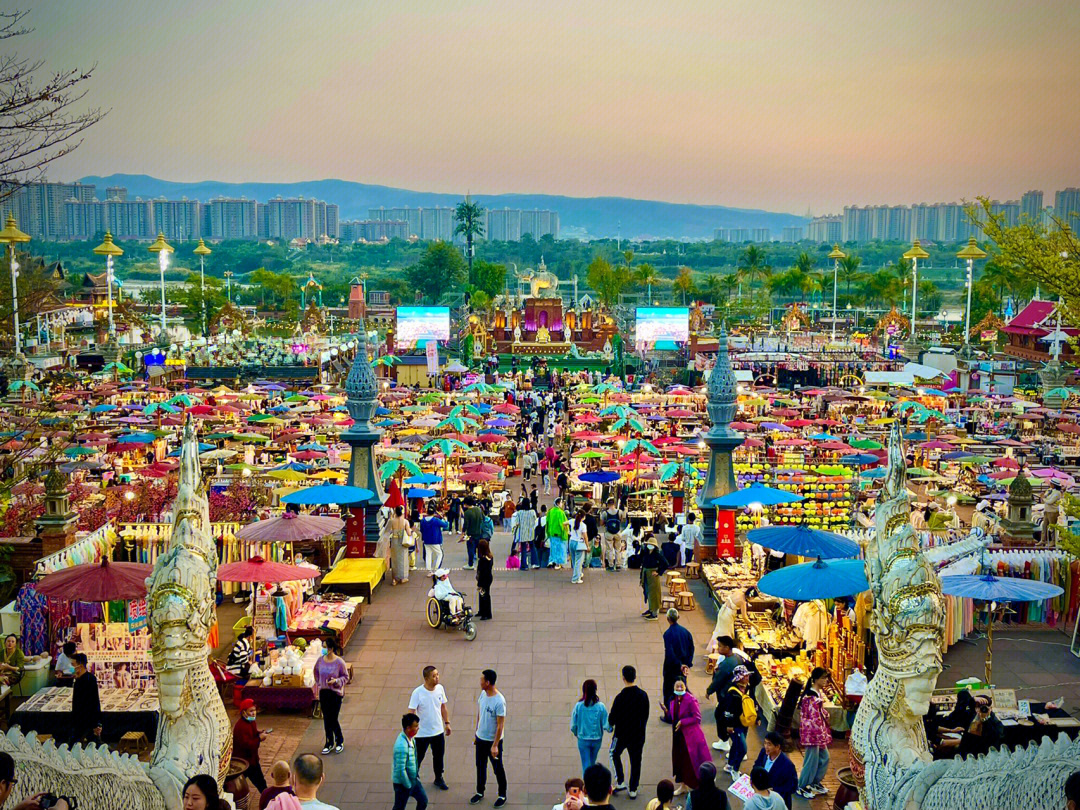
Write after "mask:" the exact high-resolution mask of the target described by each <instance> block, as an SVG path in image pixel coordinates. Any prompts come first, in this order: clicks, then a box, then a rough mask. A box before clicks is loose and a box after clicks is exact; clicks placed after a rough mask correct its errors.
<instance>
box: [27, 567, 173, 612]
mask: <svg viewBox="0 0 1080 810" xmlns="http://www.w3.org/2000/svg"><path fill="white" fill-rule="evenodd" d="M153 570H154V566H152V565H148V564H146V563H129V562H109V561H108V560H102V561H101V563H87V564H85V565H76V566H74V567H72V568H65V569H64V570H63V571H57V572H56V573H54V574H47V575H46V576H45V577H43V578H42V579H41V580H39V581H38V582H37V583H36V584H35V585H34V587H35V588H36V589H37V590H38V593H42V594H44V595H45V596H51V597H52V598H54V599H67V600H69V601H79V602H111V601H113V600H117V599H125V600H126V599H141V598H143V597H144V596H146V578H147V577H148V576H150V574H151V573H152V572H153Z"/></svg>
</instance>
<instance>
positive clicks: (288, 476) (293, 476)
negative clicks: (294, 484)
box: [266, 470, 307, 481]
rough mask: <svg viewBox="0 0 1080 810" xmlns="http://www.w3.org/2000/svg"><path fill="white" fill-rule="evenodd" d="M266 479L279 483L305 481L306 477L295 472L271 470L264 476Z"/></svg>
mask: <svg viewBox="0 0 1080 810" xmlns="http://www.w3.org/2000/svg"><path fill="white" fill-rule="evenodd" d="M266 477H267V478H277V479H280V480H281V481H306V480H307V476H306V475H304V473H302V472H297V471H296V470H271V471H270V472H268V473H267V474H266Z"/></svg>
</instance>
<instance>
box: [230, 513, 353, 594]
mask: <svg viewBox="0 0 1080 810" xmlns="http://www.w3.org/2000/svg"><path fill="white" fill-rule="evenodd" d="M266 522H267V523H269V521H266ZM339 522H340V521H339ZM245 528H247V527H245ZM318 575H319V574H318V572H317V571H313V570H312V569H310V568H303V567H301V566H299V565H286V564H285V563H279V562H268V561H267V560H264V559H263V558H262V557H252V558H251V559H250V560H244V561H243V562H234V563H226V564H225V565H222V566H219V567H218V575H217V577H218V581H219V582H295V581H297V580H305V579H315V577H317V576H318Z"/></svg>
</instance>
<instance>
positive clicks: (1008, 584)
mask: <svg viewBox="0 0 1080 810" xmlns="http://www.w3.org/2000/svg"><path fill="white" fill-rule="evenodd" d="M941 591H942V593H947V594H949V596H966V597H967V598H969V599H979V600H981V601H983V602H1038V601H1040V600H1043V599H1053V598H1054V597H1055V596H1060V595H1061V594H1062V593H1064V590H1063V589H1062V588H1061V587H1060V586H1058V585H1052V584H1050V583H1049V582H1039V581H1038V580H1031V579H1017V578H1015V577H995V576H994V575H993V574H964V575H960V574H957V575H954V576H948V577H942V578H941Z"/></svg>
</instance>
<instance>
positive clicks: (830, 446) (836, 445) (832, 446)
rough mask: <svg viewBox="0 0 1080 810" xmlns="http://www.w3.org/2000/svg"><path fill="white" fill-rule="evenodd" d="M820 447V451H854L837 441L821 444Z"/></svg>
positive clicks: (852, 448)
mask: <svg viewBox="0 0 1080 810" xmlns="http://www.w3.org/2000/svg"><path fill="white" fill-rule="evenodd" d="M820 447H821V449H822V450H837V451H841V452H848V451H851V450H854V449H855V448H854V447H852V446H851V445H850V444H845V443H844V442H839V441H827V442H822V443H821V445H820Z"/></svg>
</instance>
